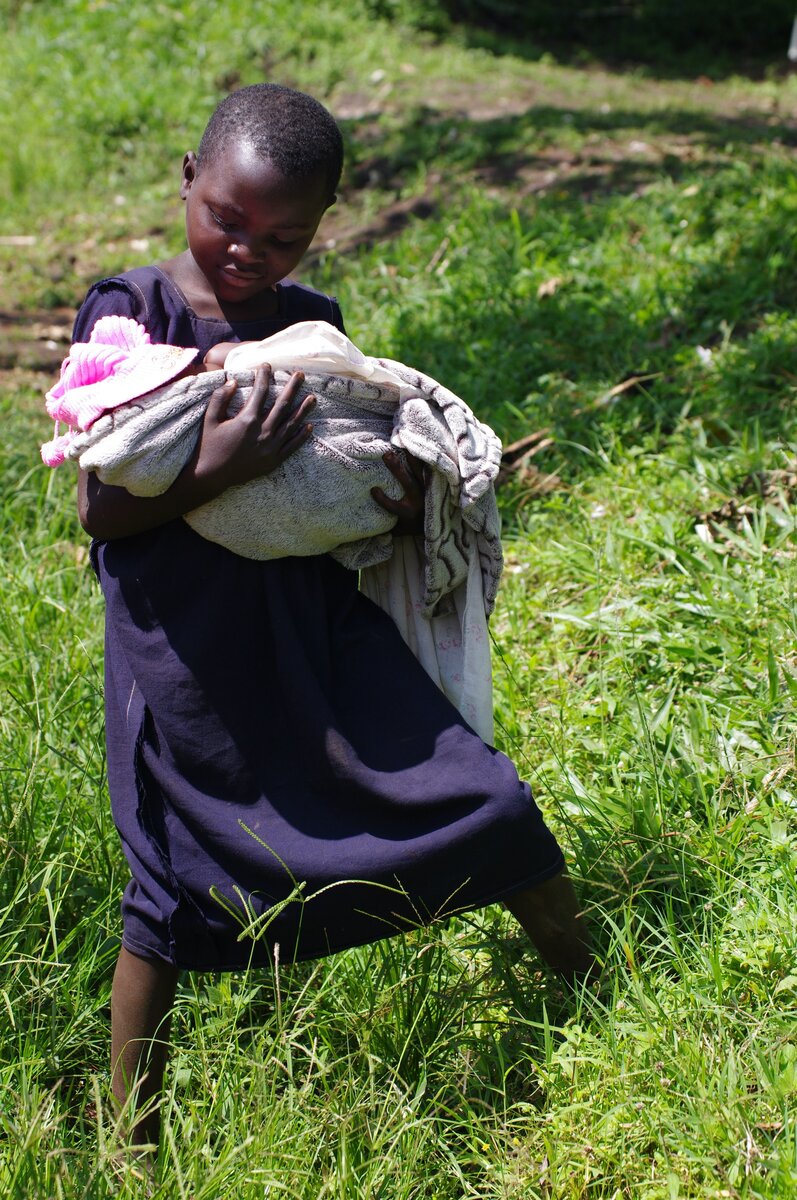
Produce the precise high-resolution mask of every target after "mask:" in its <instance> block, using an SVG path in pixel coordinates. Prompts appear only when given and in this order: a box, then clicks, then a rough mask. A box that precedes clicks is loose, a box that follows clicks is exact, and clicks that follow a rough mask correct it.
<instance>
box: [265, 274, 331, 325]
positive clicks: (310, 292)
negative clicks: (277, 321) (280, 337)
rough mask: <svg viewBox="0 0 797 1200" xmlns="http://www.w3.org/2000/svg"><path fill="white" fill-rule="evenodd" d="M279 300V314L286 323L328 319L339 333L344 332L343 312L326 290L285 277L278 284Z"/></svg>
mask: <svg viewBox="0 0 797 1200" xmlns="http://www.w3.org/2000/svg"><path fill="white" fill-rule="evenodd" d="M279 302H280V314H281V316H282V317H283V318H285V319H286V323H288V324H291V323H293V322H294V321H328V322H329V324H330V325H334V326H335V328H336V329H339V330H340V331H341V333H345V332H346V330H345V329H344V327H343V314H342V313H341V310H340V305H339V304H338V301H337V298H336V297H335V296H328V295H327V293H326V292H319V291H316V289H315V288H311V287H308V286H307V284H304V283H297V282H296V281H295V280H293V279H285V280H283V282H282V283H281V284H280V285H279Z"/></svg>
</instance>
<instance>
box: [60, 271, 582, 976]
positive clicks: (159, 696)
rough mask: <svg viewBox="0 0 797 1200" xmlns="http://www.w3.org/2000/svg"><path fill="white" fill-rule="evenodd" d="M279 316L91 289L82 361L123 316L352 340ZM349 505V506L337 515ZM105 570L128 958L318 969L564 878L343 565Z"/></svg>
mask: <svg viewBox="0 0 797 1200" xmlns="http://www.w3.org/2000/svg"><path fill="white" fill-rule="evenodd" d="M278 302H279V309H278V313H277V314H276V315H275V316H274V317H272V318H269V319H267V320H262V321H258V322H247V323H238V324H234V325H230V324H228V323H227V322H226V321H223V320H210V319H206V318H199V317H197V316H196V314H194V313H193V312H192V310H191V309H190V307H189V305H188V304H187V302H186V300H185V298H184V297H183V296H182V295H181V294H180V292H179V291H177V289H176V288H175V286H174V284H173V283H172V282H171V281H170V280H169V279H168V277H167V276H165V275H164V274H163V273H162V272H160V271H159V270H158V269H157V268H155V267H146V268H139V269H137V270H134V271H130V272H128V273H126V274H125V275H122V276H118V277H116V278H114V279H110V280H103V281H101V282H100V283H98V284H95V286H94V287H93V288H92V289H91V291H90V292H89V294H88V296H87V298H86V301H85V302H84V304H83V306H82V308H81V310H80V312H79V314H78V317H77V320H76V324H75V334H74V340H76V341H78V340H86V339H87V338H88V334H89V333H90V331H91V328H92V326H93V324H94V322H95V321H96V320H97V319H98V318H99V317H101V316H103V315H106V314H109V313H115V314H117V315H123V316H132V317H134V318H136V319H137V320H140V321H142V323H143V324H145V325H146V326H147V328H148V330H149V332H150V336H151V338H152V340H153V341H164V342H166V341H168V342H172V343H173V344H178V345H195V346H197V348H198V350H199V351H200V353H202V354H204V353H205V352H206V351H207V349H208V348H209V347H210V346H211V345H214V344H215V343H217V342H220V341H236V340H245V339H250V338H251V339H255V338H256V339H260V338H263V337H266V336H268V335H269V334H271V333H275V332H276V331H277V330H278V329H281V328H284V327H286V326H288V325H290V324H292V323H294V322H296V321H300V320H312V319H322V320H327V321H330V322H331V323H332V324H334V325H336V326H337V327H338V328H340V329H342V328H343V322H342V318H341V315H340V309H339V308H338V305H337V303H336V302H335V301H334V300H333V299H332V298H331V297H328V296H325V295H323V294H322V293H319V292H315V291H313V290H312V289H309V288H306V287H303V286H302V285H300V284H295V283H283V284H281V285H280V286H279V288H278ZM331 502H334V497H332V498H331ZM92 561H93V564H94V567H95V570H96V572H97V574H98V577H99V579H100V582H101V585H102V590H103V593H104V596H105V602H106V640H105V709H106V742H107V755H108V779H109V788H110V794H111V806H112V811H113V816H114V821H115V823H116V826H117V829H118V831H119V834H120V836H121V839H122V844H123V848H124V852H125V855H126V857H127V860H128V863H129V865H130V870H131V875H132V878H131V881H130V883H129V885H128V886H127V888H126V890H125V893H124V897H123V900H122V913H123V920H124V935H123V944H124V945H125V947H126V948H127V949H128V950H129V951H130V952H132V953H133V954H137V955H140V956H142V957H144V958H160V959H163V960H165V961H167V962H170V963H173V964H175V965H176V966H179V967H181V968H188V969H200V970H235V969H241V968H244V967H246V966H247V965H250V964H264V963H266V962H268V961H269V960H271V959H272V958H273V955H274V952H275V947H276V946H277V945H278V946H279V954H280V958H281V960H282V961H283V962H284V961H286V960H287V959H296V960H298V959H306V958H315V957H319V956H321V955H324V954H328V953H331V952H333V951H336V950H340V949H343V948H345V947H348V946H353V945H360V944H364V943H366V942H370V941H374V940H376V939H378V938H381V937H385V936H388V935H390V934H394V933H397V932H399V931H401V930H406V929H409V928H412V927H413V926H417V925H421V924H427V923H429V922H431V921H433V920H435V919H438V918H441V917H443V916H446V915H448V914H451V913H453V912H458V911H463V910H467V909H471V908H477V907H481V906H483V905H485V904H487V903H490V902H492V901H494V900H498V899H500V898H502V897H504V896H508V895H511V893H512V892H514V891H518V890H520V889H521V888H524V887H528V886H532V885H534V884H537V883H542V882H543V881H545V880H546V879H549V878H551V877H552V876H554V875H556V874H558V873H559V871H561V870H562V868H563V866H564V861H563V857H562V853H561V850H560V848H559V846H558V845H557V842H556V840H555V838H554V837H553V835H552V833H551V832H550V831H549V830H548V828H547V827H546V825H545V824H544V822H543V819H542V816H541V814H540V812H539V810H538V809H537V807H536V805H535V803H534V800H533V798H532V796H531V792H530V790H529V788H528V786H527V784H525V783H524V782H522V781H521V780H520V779H519V778H518V775H517V772H516V770H515V768H514V766H513V765H512V763H511V762H510V760H509V759H508V758H507V757H506V756H505V755H503V754H501V753H500V752H499V751H497V750H495V749H493V748H492V747H490V746H487V745H485V743H484V742H482V741H481V740H480V739H479V738H478V737H477V736H476V734H475V733H474V732H473V730H471V729H470V728H469V726H468V725H467V724H466V723H465V722H464V720H463V719H462V717H461V716H460V715H459V713H458V712H457V711H456V710H455V709H454V708H453V706H452V705H451V704H450V703H449V702H448V700H447V699H446V698H445V696H444V695H443V694H442V692H440V691H439V690H438V689H437V687H436V686H435V685H434V684H433V683H432V682H431V680H430V679H429V677H428V676H427V674H426V672H425V671H424V670H423V669H422V668H421V667H420V666H419V664H418V663H417V662H416V660H415V659H414V657H413V655H412V654H411V652H410V651H409V650H408V649H407V647H406V646H405V644H404V642H403V641H402V640H401V638H400V636H399V635H398V633H397V631H396V629H395V626H394V625H393V623H392V621H391V620H390V618H389V617H387V616H386V615H385V614H384V613H383V612H382V611H381V610H380V609H379V608H377V607H376V605H374V604H372V603H371V601H370V600H368V599H367V598H366V597H365V596H363V595H362V594H361V593H360V592H359V591H358V589H357V575H356V573H354V572H351V571H347V570H346V569H345V568H343V567H341V566H339V565H338V564H337V563H335V562H334V561H333V560H332V559H331V558H329V557H328V556H326V555H323V556H316V557H308V558H301V557H291V558H283V559H277V560H273V561H269V562H255V561H252V560H249V559H245V558H241V557H239V556H237V555H234V554H232V553H230V552H229V551H227V550H224V549H223V548H221V547H220V546H217V545H215V544H214V543H212V542H209V541H205V540H204V539H203V538H201V537H200V536H199V535H198V534H196V533H194V532H193V530H192V529H190V528H189V526H188V525H187V524H186V522H185V521H183V520H181V519H180V520H176V521H172V522H170V523H168V524H166V525H163V526H161V527H160V528H158V529H155V530H152V531H150V532H147V533H142V534H139V535H136V536H134V537H128V538H121V539H118V540H114V541H110V542H100V543H97V542H95V543H94V544H93V547H92Z"/></svg>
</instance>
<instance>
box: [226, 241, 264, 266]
mask: <svg viewBox="0 0 797 1200" xmlns="http://www.w3.org/2000/svg"><path fill="white" fill-rule="evenodd" d="M227 253H228V254H230V255H232V257H233V258H239V259H241V260H243V261H247V262H253V261H255V260H257V259H258V258H262V257H263V256H262V254H256V253H255V252H254V251H253V249H252V247H251V246H248V245H246V244H245V243H244V242H230V244H229V246H228V247H227Z"/></svg>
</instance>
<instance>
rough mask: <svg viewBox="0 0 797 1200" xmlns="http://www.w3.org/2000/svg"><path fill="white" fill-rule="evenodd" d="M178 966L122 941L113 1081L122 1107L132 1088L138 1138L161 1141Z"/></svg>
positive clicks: (113, 1014) (116, 986)
mask: <svg viewBox="0 0 797 1200" xmlns="http://www.w3.org/2000/svg"><path fill="white" fill-rule="evenodd" d="M177 974H178V972H177V968H176V967H173V966H171V965H170V964H169V963H165V962H156V961H153V960H150V959H146V958H138V957H137V956H136V955H135V954H131V953H130V952H129V951H128V950H125V949H124V947H123V948H122V950H121V951H120V952H119V961H118V962H117V964H116V972H115V974H114V977H113V991H112V994H111V1071H112V1076H111V1084H112V1087H113V1094H114V1096H115V1097H116V1100H117V1101H118V1103H119V1105H120V1107H121V1106H122V1105H123V1104H124V1103H125V1102H126V1101H127V1099H128V1097H129V1096H130V1095H131V1094H132V1093H133V1092H134V1093H135V1096H134V1111H135V1113H136V1114H138V1113H141V1114H142V1115H141V1116H140V1117H139V1116H136V1117H135V1118H134V1120H133V1124H132V1127H131V1130H130V1133H131V1137H132V1140H133V1141H134V1142H139V1143H140V1142H154V1143H155V1145H157V1143H158V1136H159V1133H160V1114H159V1112H158V1109H157V1106H156V1104H155V1101H156V1100H157V1097H158V1095H159V1094H160V1091H161V1088H162V1087H163V1073H164V1070H165V1069H166V1059H167V1058H168V1054H169V1025H170V1020H171V1009H172V1005H173V1003H174V993H175V990H176V988H177Z"/></svg>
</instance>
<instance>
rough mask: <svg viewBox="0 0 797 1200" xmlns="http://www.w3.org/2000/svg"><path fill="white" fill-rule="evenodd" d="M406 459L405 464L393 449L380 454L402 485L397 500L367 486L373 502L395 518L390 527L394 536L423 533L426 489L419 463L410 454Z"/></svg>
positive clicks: (380, 490) (419, 461) (421, 465)
mask: <svg viewBox="0 0 797 1200" xmlns="http://www.w3.org/2000/svg"><path fill="white" fill-rule="evenodd" d="M406 460H407V465H406V466H405V463H404V459H403V458H402V457H401V456H400V455H398V454H396V452H395V450H388V451H387V453H386V454H383V455H382V462H383V463H384V464H385V466H386V467H387V469H388V471H390V473H391V475H395V477H396V479H397V480H398V481H399V483H400V484H401V486H402V487H403V488H404V495H403V496H402V498H401V499H400V500H392V499H391V498H390V496H386V495H385V493H384V492H383V491H382V489H381V488H379V487H375V488H371V495H372V496H373V498H374V500H376V502H377V504H381V506H382V508H385V509H387V511H388V512H390V513H393V514H394V515H395V516H396V517H397V518H398V520H397V521H396V524H395V525H394V526H393V528H392V530H391V533H392V534H393V536H394V537H406V536H409V535H416V534H422V533H423V509H424V491H425V488H426V481H425V479H424V474H423V463H422V462H421V460H420V459H419V458H414V457H413V456H412V455H411V454H408V455H407V456H406Z"/></svg>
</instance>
